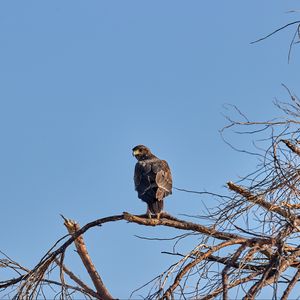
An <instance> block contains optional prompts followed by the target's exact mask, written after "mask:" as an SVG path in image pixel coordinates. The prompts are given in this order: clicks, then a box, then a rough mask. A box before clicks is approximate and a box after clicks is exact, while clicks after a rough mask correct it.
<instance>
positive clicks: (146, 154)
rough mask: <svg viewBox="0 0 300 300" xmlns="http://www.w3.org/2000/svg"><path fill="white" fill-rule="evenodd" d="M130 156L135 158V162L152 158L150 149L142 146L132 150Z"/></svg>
mask: <svg viewBox="0 0 300 300" xmlns="http://www.w3.org/2000/svg"><path fill="white" fill-rule="evenodd" d="M132 155H133V156H135V158H136V159H137V160H145V159H149V158H152V157H153V156H154V155H153V154H152V153H151V151H150V149H149V148H147V147H146V146H144V145H137V146H135V147H134V148H133V149H132Z"/></svg>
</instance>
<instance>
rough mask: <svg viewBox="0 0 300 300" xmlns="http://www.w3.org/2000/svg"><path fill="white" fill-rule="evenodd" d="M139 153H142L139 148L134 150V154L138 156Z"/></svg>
mask: <svg viewBox="0 0 300 300" xmlns="http://www.w3.org/2000/svg"><path fill="white" fill-rule="evenodd" d="M139 153H140V151H139V150H138V149H136V150H134V151H132V155H133V156H137V155H138V154H139Z"/></svg>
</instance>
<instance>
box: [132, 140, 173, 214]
mask: <svg viewBox="0 0 300 300" xmlns="http://www.w3.org/2000/svg"><path fill="white" fill-rule="evenodd" d="M132 154H133V155H134V156H135V158H136V159H137V163H136V165H135V170H134V185H135V190H136V191H137V192H138V197H139V198H140V199H141V200H142V201H144V202H146V203H147V215H148V217H149V218H151V214H154V215H156V217H157V218H158V219H159V217H160V213H161V211H162V210H163V206H164V198H165V197H167V196H168V195H170V194H172V175H171V170H170V168H169V165H168V163H167V162H166V161H165V160H161V159H159V158H158V157H156V156H155V155H154V154H152V153H151V151H150V149H149V148H147V147H146V146H144V145H138V146H136V147H134V148H133V149H132Z"/></svg>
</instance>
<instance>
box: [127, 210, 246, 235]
mask: <svg viewBox="0 0 300 300" xmlns="http://www.w3.org/2000/svg"><path fill="white" fill-rule="evenodd" d="M124 219H125V220H126V221H128V222H133V223H137V224H140V225H146V226H157V225H160V226H167V227H173V228H177V229H181V230H191V231H196V232H200V233H202V234H205V235H207V236H213V237H215V238H217V239H219V240H225V241H227V240H231V239H238V238H241V239H244V237H242V236H239V235H237V234H233V233H229V232H221V231H217V230H215V229H213V228H210V227H206V226H203V225H200V224H196V223H192V222H187V221H183V220H179V219H176V218H174V217H172V216H170V215H168V214H166V213H164V214H161V218H160V219H147V218H141V217H140V216H135V215H131V214H129V213H126V212H124Z"/></svg>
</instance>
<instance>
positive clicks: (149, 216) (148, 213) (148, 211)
mask: <svg viewBox="0 0 300 300" xmlns="http://www.w3.org/2000/svg"><path fill="white" fill-rule="evenodd" d="M146 215H147V216H148V219H151V211H150V209H149V207H148V208H147V212H146Z"/></svg>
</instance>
